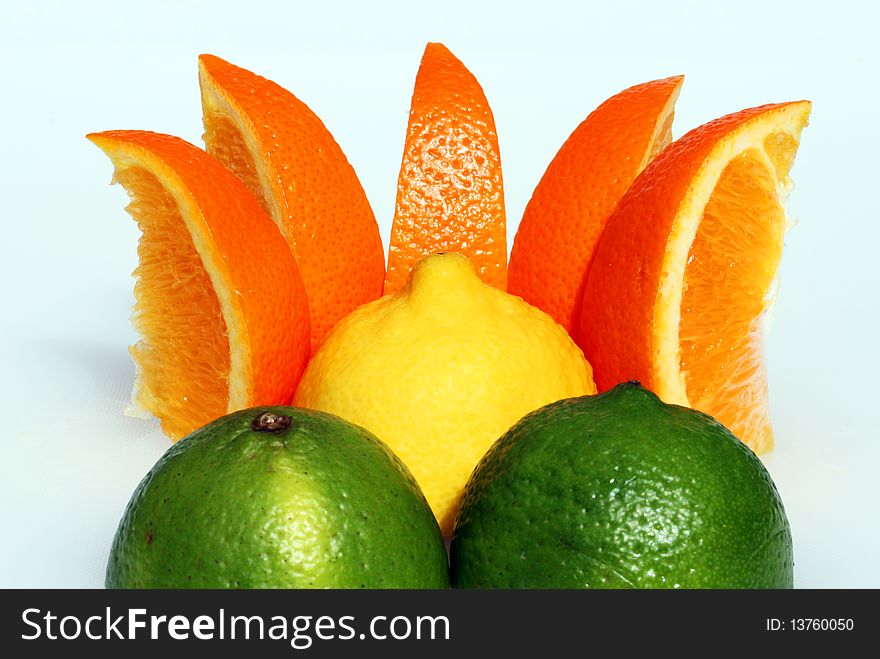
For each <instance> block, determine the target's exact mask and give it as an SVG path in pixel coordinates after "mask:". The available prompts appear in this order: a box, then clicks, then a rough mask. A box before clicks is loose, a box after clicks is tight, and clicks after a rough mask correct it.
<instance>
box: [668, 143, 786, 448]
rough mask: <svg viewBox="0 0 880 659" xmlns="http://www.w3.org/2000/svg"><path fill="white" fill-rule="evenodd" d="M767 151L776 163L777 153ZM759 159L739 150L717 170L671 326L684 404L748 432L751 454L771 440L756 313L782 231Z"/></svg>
mask: <svg viewBox="0 0 880 659" xmlns="http://www.w3.org/2000/svg"><path fill="white" fill-rule="evenodd" d="M789 146H791V145H789ZM783 151H784V149H783ZM768 155H770V157H771V160H772V161H773V162H774V164H775V165H776V166H777V167H779V164H780V163H778V162H777V160H778V156H779V154H774V153H770V154H768ZM766 162H767V159H766V158H763V157H762V154H761V153H758V152H754V151H751V152H750V151H747V152H745V153H743V154H742V155H740V156H738V157H737V158H735V159H734V160H733V161H731V162H730V164H728V165H727V167H726V168H725V170H724V172H723V173H722V175H721V178H720V180H719V182H718V184H717V186H716V187H715V190H714V191H713V193H712V197H711V199H710V200H709V203H708V204H707V205H706V208H705V210H704V212H703V216H702V219H701V221H700V225H699V228H698V230H697V235H696V238H695V239H694V242H693V244H692V245H691V249H690V253H689V254H688V262H687V266H686V270H685V277H684V290H683V293H682V304H681V322H680V326H679V338H680V343H681V370H682V372H683V373H684V375H685V381H686V386H687V396H688V401H689V402H690V405H691V406H692V407H695V408H697V409H699V410H701V411H703V412H706V413H707V414H710V415H711V416H713V417H715V418H716V419H718V420H719V421H720V422H721V423H723V424H724V425H726V426H727V427H728V428H730V430H731V431H732V432H733V433H734V434H735V435H736V436H737V437H741V438H744V437H747V438H750V440H751V441H750V442H749V443H750V444H751V445H752V448H754V449H755V450H756V451H757V452H759V453H760V452H762V451H764V450H767V449H769V448H770V447H771V446H772V443H773V437H772V431H771V427H770V420H769V410H768V399H767V382H766V378H765V373H764V356H763V340H762V317H763V314H764V311H765V310H766V308H767V306H768V303H769V296H770V294H771V292H772V285H773V281H774V279H775V277H776V270H777V267H778V265H779V260H780V257H781V255H782V239H783V233H784V230H785V214H784V211H783V209H782V207H781V205H780V202H779V199H778V198H777V193H776V175H775V174H774V173H773V172H771V171H769V170H768V168H767V166H766V164H765V163H766ZM788 164H790V162H789V163H788ZM783 167H784V165H783ZM785 169H787V168H785ZM784 174H785V172H783V176H784Z"/></svg>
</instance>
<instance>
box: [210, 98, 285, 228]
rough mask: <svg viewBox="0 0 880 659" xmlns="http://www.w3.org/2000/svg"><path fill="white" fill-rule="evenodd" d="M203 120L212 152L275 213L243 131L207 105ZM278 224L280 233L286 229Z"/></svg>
mask: <svg viewBox="0 0 880 659" xmlns="http://www.w3.org/2000/svg"><path fill="white" fill-rule="evenodd" d="M203 121H204V125H205V134H204V135H203V139H204V141H205V144H209V145H210V146H211V154H212V155H213V156H214V157H215V158H217V159H218V160H219V161H220V162H222V163H223V164H224V165H225V166H226V169H228V170H229V171H231V172H232V173H233V174H235V175H236V176H237V177H238V179H239V180H240V181H241V182H242V183H244V185H245V187H246V188H247V189H248V190H250V191H251V193H252V194H253V195H254V196H255V197H256V198H257V201H259V202H260V205H261V206H262V207H263V210H265V211H266V212H267V213H269V216H270V217H272V212H271V211H270V209H269V205H268V204H267V203H266V196H265V194H264V193H263V186H262V185H261V184H260V178H259V175H258V174H257V166H256V164H255V163H254V159H253V157H252V156H251V152H250V151H248V148H247V145H245V143H244V139H243V138H242V136H241V132H239V130H238V128H236V127H235V124H233V123H232V122H231V121H230V120H229V119H227V118H226V117H224V116H223V115H220V114H217V113H214V112H210V111H209V110H208V109H207V108H205V110H204V117H203ZM279 228H280V229H281V233H284V227H283V226H279Z"/></svg>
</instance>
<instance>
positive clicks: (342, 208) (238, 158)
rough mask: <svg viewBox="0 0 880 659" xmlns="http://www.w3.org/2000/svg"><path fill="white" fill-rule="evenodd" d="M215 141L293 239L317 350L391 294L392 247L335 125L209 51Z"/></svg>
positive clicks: (211, 137) (215, 150)
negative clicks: (348, 320) (387, 283)
mask: <svg viewBox="0 0 880 659" xmlns="http://www.w3.org/2000/svg"><path fill="white" fill-rule="evenodd" d="M199 84H200V86H201V91H202V110H203V120H204V124H205V135H204V139H205V146H206V147H207V150H208V153H210V154H212V155H213V156H215V157H217V158H218V159H219V160H220V161H221V162H222V163H223V164H224V165H226V166H227V167H228V168H229V169H230V170H231V171H232V172H233V173H234V174H235V175H236V176H238V177H239V178H240V179H241V180H242V182H244V184H245V185H246V186H247V187H248V188H249V189H250V190H251V192H253V193H254V195H255V196H256V197H257V198H258V199H259V200H260V202H261V203H262V204H263V207H264V208H265V209H266V210H267V211H268V213H269V215H271V217H272V219H273V220H275V223H276V224H277V225H278V227H279V228H280V229H281V233H283V234H284V236H285V238H287V241H288V243H289V244H290V247H291V249H292V250H293V251H294V253H295V255H296V258H297V261H298V263H299V268H300V272H301V273H302V278H303V281H304V283H305V286H306V291H307V293H308V299H309V309H310V315H311V324H312V350H313V351H314V350H315V349H316V348H317V346H319V345H320V344H321V342H322V341H323V340H324V337H325V336H326V335H327V333H328V332H329V331H330V330H331V329H332V328H333V326H334V325H335V324H336V322H337V321H338V320H340V319H341V318H343V317H344V316H347V315H348V314H349V313H350V312H351V311H353V310H354V309H355V308H357V307H359V306H360V305H362V304H364V303H366V302H370V301H371V300H374V299H376V298H377V297H379V296H380V295H382V286H383V282H384V278H385V253H384V251H383V249H382V239H381V237H380V236H379V227H378V225H377V224H376V219H375V217H374V216H373V211H372V209H371V208H370V203H369V201H367V197H366V194H365V193H364V190H363V188H362V187H361V184H360V181H359V180H358V178H357V175H356V174H355V171H354V169H353V168H352V166H351V165H350V164H349V162H348V160H347V159H346V157H345V154H344V153H343V152H342V149H341V148H340V147H339V145H338V144H337V143H336V141H335V140H334V139H333V136H332V135H331V134H330V131H328V130H327V128H326V127H325V126H324V124H323V123H322V122H321V120H320V119H319V118H318V116H317V115H316V114H315V113H314V112H312V111H311V110H310V109H309V107H308V106H307V105H306V104H305V103H303V102H302V101H300V100H299V99H298V98H297V97H296V96H294V95H293V94H291V93H290V92H289V91H287V90H286V89H284V88H283V87H281V86H279V85H277V84H275V83H274V82H272V81H271V80H266V79H265V78H262V77H260V76H258V75H256V74H254V73H251V72H250V71H247V70H245V69H242V68H239V67H237V66H234V65H232V64H230V63H229V62H226V61H224V60H222V59H220V58H219V57H215V56H213V55H201V56H200V57H199Z"/></svg>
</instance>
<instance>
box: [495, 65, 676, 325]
mask: <svg viewBox="0 0 880 659" xmlns="http://www.w3.org/2000/svg"><path fill="white" fill-rule="evenodd" d="M683 80H684V77H683V76H676V77H673V78H666V79H664V80H654V81H652V82H646V83H643V84H641V85H635V86H634V87H630V88H629V89H626V90H624V91H622V92H620V93H619V94H617V95H615V96H612V97H611V98H609V99H608V100H607V101H605V102H604V103H602V105H600V106H599V107H598V108H596V110H594V111H593V112H592V113H591V114H590V115H589V116H588V117H587V118H586V119H584V121H583V122H581V124H580V125H579V126H578V127H577V128H576V129H575V130H574V132H573V133H572V134H571V135H570V136H569V138H568V139H567V140H566V141H565V144H563V145H562V148H561V149H559V152H558V153H557V154H556V156H555V157H554V158H553V160H552V162H551V163H550V165H549V166H548V167H547V170H546V172H545V173H544V176H542V177H541V181H540V182H539V183H538V186H537V187H536V188H535V192H534V193H533V194H532V198H531V200H530V201H529V203H528V205H527V206H526V210H525V212H524V213H523V217H522V220H521V221H520V224H519V228H518V229H517V231H516V238H515V239H514V241H513V249H512V250H511V253H510V263H509V264H508V266H507V276H508V283H507V288H508V291H509V292H510V293H512V294H514V295H519V296H520V297H521V298H523V299H524V300H525V301H526V302H528V303H529V304H531V305H533V306H536V307H538V308H539V309H541V310H543V311H545V312H546V313H548V314H550V315H551V316H552V317H553V319H554V320H555V321H556V322H557V323H559V324H560V325H562V326H563V327H564V328H565V329H566V330H568V333H569V334H572V335H573V334H574V330H575V328H576V327H577V324H578V321H579V320H580V311H581V300H582V298H583V290H584V284H585V283H586V278H587V272H588V271H589V268H590V264H591V263H592V261H593V254H594V252H595V249H596V245H597V244H598V242H599V237H600V236H601V235H602V230H603V229H604V228H605V223H606V222H607V220H608V216H609V215H610V214H611V211H613V210H614V207H615V206H616V205H617V202H618V201H619V200H620V198H621V197H622V196H623V194H624V192H626V190H627V188H629V186H630V184H631V183H632V182H633V179H635V177H636V175H637V174H638V173H639V172H640V171H642V170H643V169H644V168H645V166H646V165H647V164H648V163H649V162H650V161H651V159H652V158H653V157H654V156H656V155H657V154H658V153H659V152H660V151H661V150H662V149H663V147H665V146H666V145H667V144H669V142H670V141H671V129H672V119H673V114H674V109H675V101H676V99H677V98H678V94H679V91H680V90H681V84H682V81H683Z"/></svg>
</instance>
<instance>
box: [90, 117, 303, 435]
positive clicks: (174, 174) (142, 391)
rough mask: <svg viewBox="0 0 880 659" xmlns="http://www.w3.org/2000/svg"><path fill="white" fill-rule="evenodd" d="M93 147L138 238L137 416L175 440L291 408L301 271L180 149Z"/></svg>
mask: <svg viewBox="0 0 880 659" xmlns="http://www.w3.org/2000/svg"><path fill="white" fill-rule="evenodd" d="M88 138H89V139H90V140H91V141H92V142H94V143H95V144H96V145H97V146H98V147H99V148H100V149H101V150H102V151H104V153H106V154H107V156H109V157H110V159H111V161H112V162H113V164H114V166H115V168H116V171H115V174H114V181H116V182H119V183H121V184H122V185H123V187H125V189H126V191H127V192H128V194H129V196H130V197H131V204H130V205H129V206H128V208H127V210H128V212H129V213H130V214H131V215H132V217H133V218H134V219H135V220H136V221H137V223H138V226H139V227H140V229H141V231H142V236H141V239H140V241H139V243H138V257H139V265H138V267H137V269H136V270H135V272H134V275H135V278H136V280H137V281H136V284H135V306H134V313H133V316H132V322H133V324H134V326H135V329H136V330H137V331H138V333H139V334H140V337H141V338H140V341H139V342H138V343H137V345H135V346H133V347H132V348H131V354H132V357H133V358H134V361H135V363H136V365H137V369H138V375H137V380H136V382H135V389H134V392H133V393H132V403H133V405H134V407H135V408H136V409H139V410H143V411H146V412H149V413H152V414H153V415H155V416H156V417H158V418H159V420H160V421H161V424H162V430H163V431H164V432H165V434H167V435H168V436H169V437H171V438H172V439H174V440H177V439H180V438H181V437H183V436H184V435H186V434H188V433H189V432H191V431H193V430H195V429H196V428H199V427H201V426H203V425H204V424H206V423H208V422H209V421H213V420H214V419H216V418H217V417H219V416H222V415H224V414H226V413H227V412H232V411H235V410H238V409H242V408H245V407H250V406H253V405H270V404H287V403H289V402H290V400H291V398H292V397H293V391H294V389H295V387H296V384H297V382H298V381H299V378H300V375H301V374H302V371H303V368H304V367H305V363H306V360H307V358H308V354H309V317H308V306H307V302H306V297H305V289H304V287H303V284H302V279H301V277H300V274H299V271H298V269H297V265H296V260H295V259H294V257H293V255H292V254H291V253H290V249H289V248H288V246H287V243H286V242H285V241H284V238H283V237H282V236H281V234H280V233H279V231H278V229H277V227H276V226H275V225H274V224H273V223H272V220H271V219H270V218H269V216H268V215H267V214H266V212H265V211H264V210H263V209H262V208H261V207H260V204H259V203H258V202H257V200H256V199H255V198H254V196H253V195H252V194H251V193H250V192H249V191H248V190H247V189H246V188H245V187H244V185H242V184H241V183H240V182H239V180H238V179H237V178H235V177H234V176H233V175H232V174H230V173H229V172H228V171H227V170H226V169H225V168H224V167H223V166H222V165H221V164H220V163H218V162H217V161H216V160H214V159H213V158H211V157H210V156H209V155H208V154H206V153H205V152H204V151H202V150H200V149H198V148H196V147H194V146H192V145H191V144H189V143H187V142H184V141H183V140H181V139H179V138H176V137H172V136H170V135H160V134H157V133H150V132H146V131H108V132H103V133H92V134H90V135H89V136H88Z"/></svg>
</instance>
